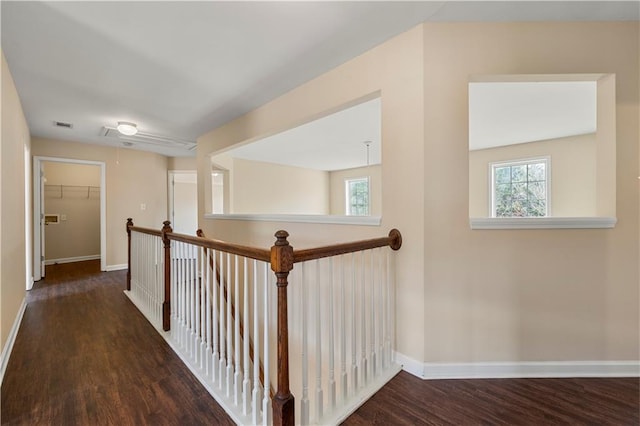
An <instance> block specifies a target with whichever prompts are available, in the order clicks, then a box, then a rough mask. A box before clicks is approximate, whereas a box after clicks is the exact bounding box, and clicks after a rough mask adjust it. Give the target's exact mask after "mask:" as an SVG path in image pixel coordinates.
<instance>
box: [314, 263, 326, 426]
mask: <svg viewBox="0 0 640 426" xmlns="http://www.w3.org/2000/svg"><path fill="white" fill-rule="evenodd" d="M315 264H316V280H315V281H316V282H315V287H316V291H315V296H316V297H315V299H316V303H315V305H316V306H315V311H316V421H317V422H319V421H320V420H321V419H322V411H323V410H322V409H323V399H324V398H323V394H322V328H321V325H320V323H321V320H322V317H321V312H320V309H321V307H322V304H321V302H320V301H321V298H322V293H321V291H320V286H321V284H320V261H319V260H316V261H315Z"/></svg>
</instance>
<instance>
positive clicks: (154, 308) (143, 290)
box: [126, 228, 164, 330]
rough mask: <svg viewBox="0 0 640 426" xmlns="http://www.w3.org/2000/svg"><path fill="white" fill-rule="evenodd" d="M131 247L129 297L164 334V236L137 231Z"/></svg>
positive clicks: (131, 241) (158, 233) (141, 230)
mask: <svg viewBox="0 0 640 426" xmlns="http://www.w3.org/2000/svg"><path fill="white" fill-rule="evenodd" d="M130 244H131V249H130V256H132V259H131V268H130V270H129V273H130V280H129V282H130V289H128V291H127V292H126V294H127V295H128V296H129V298H130V299H131V301H132V302H133V303H134V304H135V305H136V307H137V308H138V309H139V310H140V312H142V313H143V314H144V315H145V316H146V317H147V319H148V320H149V322H151V324H152V325H153V326H154V327H156V328H157V329H158V330H162V303H163V301H164V292H163V289H164V262H163V253H164V252H163V249H162V236H161V232H160V231H156V230H153V229H144V228H138V230H136V231H134V232H132V233H131V239H130Z"/></svg>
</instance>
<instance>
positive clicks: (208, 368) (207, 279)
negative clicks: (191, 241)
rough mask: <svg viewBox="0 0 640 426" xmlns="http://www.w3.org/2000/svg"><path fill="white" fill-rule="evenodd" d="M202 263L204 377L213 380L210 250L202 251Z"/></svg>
mask: <svg viewBox="0 0 640 426" xmlns="http://www.w3.org/2000/svg"><path fill="white" fill-rule="evenodd" d="M204 256H205V257H204V261H203V265H204V271H205V281H204V283H205V287H204V289H205V300H206V303H205V307H206V311H205V312H206V328H207V331H206V333H207V336H206V339H205V340H206V346H207V348H206V353H207V360H206V367H205V368H206V375H207V376H208V377H209V378H211V379H213V376H212V369H211V357H212V355H213V354H212V353H211V309H212V307H211V266H210V264H209V259H211V249H205V251H204Z"/></svg>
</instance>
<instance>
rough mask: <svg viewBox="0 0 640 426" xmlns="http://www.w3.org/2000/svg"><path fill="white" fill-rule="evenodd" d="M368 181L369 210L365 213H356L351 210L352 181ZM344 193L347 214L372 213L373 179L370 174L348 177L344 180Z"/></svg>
mask: <svg viewBox="0 0 640 426" xmlns="http://www.w3.org/2000/svg"><path fill="white" fill-rule="evenodd" d="M360 181H366V182H367V212H366V213H365V214H363V215H362V214H360V215H356V214H353V213H352V211H351V183H352V182H360ZM344 195H345V212H346V215H347V216H369V214H370V213H371V179H369V176H364V177H357V178H347V179H345V180H344Z"/></svg>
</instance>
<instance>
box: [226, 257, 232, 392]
mask: <svg viewBox="0 0 640 426" xmlns="http://www.w3.org/2000/svg"><path fill="white" fill-rule="evenodd" d="M232 279H233V277H232V276H231V254H229V253H227V280H226V282H227V377H226V379H227V397H230V396H231V387H232V383H231V382H232V381H233V346H232V345H233V341H232V339H233V329H232V321H233V320H232V318H231V301H232V300H233V299H232V297H233V295H232V294H231V280H232Z"/></svg>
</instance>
